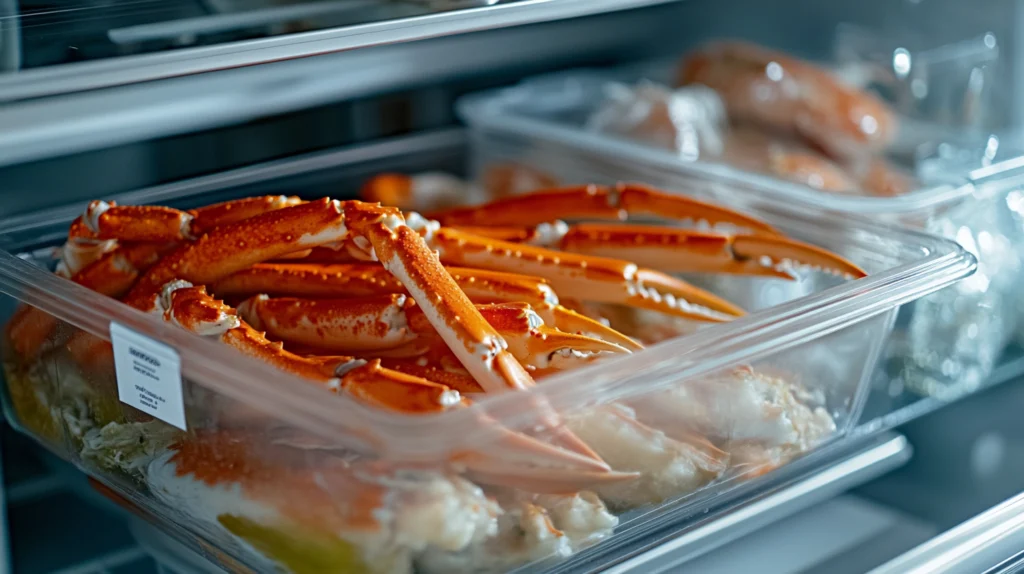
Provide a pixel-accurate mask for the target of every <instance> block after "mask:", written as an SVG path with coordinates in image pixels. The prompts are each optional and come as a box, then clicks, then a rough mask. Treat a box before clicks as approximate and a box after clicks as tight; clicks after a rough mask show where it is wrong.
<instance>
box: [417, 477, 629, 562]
mask: <svg viewBox="0 0 1024 574" xmlns="http://www.w3.org/2000/svg"><path fill="white" fill-rule="evenodd" d="M489 493H490V494H492V495H493V496H494V498H495V500H497V501H498V502H499V504H500V505H501V508H502V509H503V511H504V513H503V515H502V517H501V518H500V519H499V521H498V525H499V526H498V533H497V536H495V537H494V538H491V539H489V540H485V541H482V542H480V543H477V544H474V545H471V546H470V547H468V548H467V549H466V550H464V551H462V552H438V551H436V550H428V551H427V552H426V553H424V554H423V555H421V556H420V558H419V559H418V561H417V565H418V566H419V567H420V569H421V570H424V571H426V572H439V573H440V572H446V573H447V572H453V573H454V572H500V571H505V570H508V569H511V568H516V567H519V566H522V565H524V564H528V563H530V562H534V561H536V560H543V559H545V558H559V557H564V556H568V555H569V554H571V553H572V552H575V551H578V550H580V549H581V548H585V547H587V546H589V545H591V544H594V543H596V542H597V541H599V540H601V539H603V538H606V537H607V536H609V535H610V534H611V533H612V531H613V530H614V529H615V527H616V526H618V524H619V519H618V518H616V517H615V516H614V515H613V514H611V513H610V512H608V509H607V508H606V507H605V505H604V503H603V502H601V499H600V498H598V497H597V495H596V494H594V493H593V492H589V491H583V492H577V493H575V494H565V495H558V494H534V493H530V492H525V491H522V490H517V489H512V488H500V487H499V488H494V489H491V490H490V491H489Z"/></svg>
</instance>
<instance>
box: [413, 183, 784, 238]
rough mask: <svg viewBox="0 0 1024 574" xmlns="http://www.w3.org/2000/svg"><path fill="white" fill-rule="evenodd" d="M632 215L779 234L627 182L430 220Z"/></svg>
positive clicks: (492, 222)
mask: <svg viewBox="0 0 1024 574" xmlns="http://www.w3.org/2000/svg"><path fill="white" fill-rule="evenodd" d="M635 217H653V218H657V219H667V220H671V221H678V222H692V223H694V224H700V223H702V222H703V223H706V224H709V225H720V224H728V225H732V226H735V227H739V228H741V229H746V230H750V231H751V232H754V233H758V234H767V235H778V234H779V233H778V231H776V230H775V229H774V228H773V227H772V226H771V225H769V224H767V223H765V222H763V221H761V220H759V219H757V218H754V217H751V216H749V215H744V214H742V213H739V212H737V211H733V210H731V209H726V208H724V207H720V206H717V205H714V204H711V203H706V202H703V201H700V200H697V199H693V198H691V197H687V196H684V195H676V194H671V193H665V192H663V191H658V190H655V189H653V188H650V187H647V186H643V185H638V184H630V183H623V184H619V185H617V186H614V187H604V186H597V185H586V186H579V187H568V188H562V189H552V190H544V191H538V192H534V193H529V194H526V195H520V196H515V197H509V198H505V199H499V200H497V201H493V202H491V203H487V204H484V205H480V206H476V207H464V208H459V209H453V210H449V211H444V212H440V213H436V214H432V215H431V216H430V217H429V219H434V220H437V221H439V222H441V224H442V225H446V226H463V225H467V226H468V225H478V226H486V227H492V226H498V227H501V226H524V225H526V226H533V225H539V224H541V223H545V222H548V221H554V220H556V219H603V220H614V221H626V220H627V219H630V218H635Z"/></svg>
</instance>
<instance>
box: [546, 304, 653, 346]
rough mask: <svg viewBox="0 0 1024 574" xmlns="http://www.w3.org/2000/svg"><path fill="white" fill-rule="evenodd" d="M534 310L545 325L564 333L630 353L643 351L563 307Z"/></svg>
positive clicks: (624, 338) (616, 334)
mask: <svg viewBox="0 0 1024 574" xmlns="http://www.w3.org/2000/svg"><path fill="white" fill-rule="evenodd" d="M533 310H534V311H536V312H537V314H538V315H540V316H541V318H542V319H544V322H545V323H549V324H551V325H554V326H555V328H556V329H558V330H559V331H562V332H563V333H576V334H577V335H586V336H588V337H594V338H597V339H601V340H602V341H608V342H609V343H614V344H616V345H618V346H620V347H622V348H624V349H628V350H630V351H633V352H636V351H642V350H643V348H644V346H643V345H641V344H640V343H638V342H636V341H634V340H633V339H631V338H629V337H627V336H626V335H623V334H622V333H620V332H618V331H616V330H615V329H612V328H611V327H609V326H607V325H605V324H604V323H601V322H600V321H597V320H595V319H591V318H590V317H587V316H586V315H583V314H581V313H577V312H576V311H573V310H572V309H568V308H566V307H563V306H561V305H550V304H549V305H533Z"/></svg>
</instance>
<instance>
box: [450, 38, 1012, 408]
mask: <svg viewBox="0 0 1024 574" xmlns="http://www.w3.org/2000/svg"><path fill="white" fill-rule="evenodd" d="M982 43H984V41H982ZM673 64H674V63H673ZM673 69H674V68H673V67H672V66H667V67H666V66H665V65H663V64H651V65H642V66H638V67H633V68H628V69H618V70H578V71H569V72H563V73H557V74H552V75H548V76H542V77H537V78H533V79H528V80H525V81H523V82H522V83H520V84H519V85H516V86H513V87H509V88H503V89H497V90H493V91H489V92H485V93H480V94H472V95H470V96H466V97H464V98H463V99H462V100H461V101H460V102H459V105H458V110H459V114H460V116H461V118H462V119H463V121H465V122H466V124H467V125H468V126H469V128H470V131H471V139H472V143H473V155H474V157H473V164H474V165H473V177H474V179H475V181H477V182H478V184H479V185H480V187H482V188H485V190H486V192H487V193H489V194H492V195H493V194H497V195H503V194H508V193H516V192H519V191H523V190H525V189H529V188H533V187H536V186H538V185H542V186H552V185H571V184H578V183H584V182H597V183H612V182H616V181H644V182H648V183H651V184H653V185H657V186H660V187H662V188H665V189H669V190H673V191H677V192H680V193H685V194H690V195H695V196H701V197H704V198H707V199H711V200H715V201H720V202H724V203H727V204H731V205H733V206H737V207H740V208H746V209H751V210H754V211H758V210H761V209H765V208H769V207H770V206H771V205H775V204H779V205H782V204H785V205H788V206H791V207H792V206H800V207H798V209H802V210H803V212H804V213H805V214H806V215H807V217H832V216H835V215H839V216H840V217H841V216H842V215H855V216H859V217H867V218H871V219H875V220H882V221H888V222H893V223H897V224H901V225H906V226H909V227H912V228H916V229H921V230H925V231H928V232H931V233H936V234H939V235H942V236H944V237H948V238H951V239H955V240H957V241H958V242H960V243H961V244H962V245H963V246H964V247H965V248H966V249H968V250H969V251H971V252H972V253H973V254H974V255H975V256H977V258H978V260H979V270H978V273H977V274H976V275H975V276H974V277H973V278H972V279H971V280H970V281H967V282H964V283H961V284H959V285H957V286H954V287H952V288H950V289H948V290H946V291H943V292H942V293H938V294H936V295H934V296H932V297H929V298H927V299H926V300H924V301H921V302H919V304H917V305H915V306H913V307H907V308H906V309H905V311H904V312H903V315H904V316H902V317H901V318H900V320H899V323H898V325H899V327H898V329H897V334H896V341H895V342H894V344H893V345H892V346H891V347H890V348H889V349H888V350H887V351H886V358H887V361H886V363H885V364H886V367H887V368H886V371H885V372H884V373H882V374H881V375H880V378H879V384H882V385H884V384H888V383H889V382H890V381H891V380H893V379H898V380H899V384H900V385H901V386H903V387H905V388H907V389H912V390H913V391H915V392H918V393H921V394H926V395H932V396H939V397H943V398H951V397H955V396H958V395H960V394H963V393H965V392H970V391H972V390H975V389H977V388H978V387H979V386H980V385H982V384H983V383H984V381H985V379H986V377H987V376H988V375H989V374H990V373H991V372H992V370H993V368H994V367H995V366H996V364H997V361H998V359H999V357H1000V354H1001V353H1002V351H1003V350H1004V349H1005V347H1006V345H1007V344H1009V343H1010V342H1011V341H1012V340H1013V338H1014V336H1015V333H1016V332H1017V329H1018V327H1017V323H1018V322H1021V321H1024V315H1021V312H1020V306H1019V296H1018V295H1017V293H1016V289H1015V286H1016V285H1017V284H1018V283H1019V280H1020V278H1021V277H1022V270H1024V265H1022V258H1024V208H1022V200H1021V198H1022V193H1024V191H1022V190H1024V170H1022V169H1021V168H1022V165H1024V160H1022V159H1021V157H1020V156H1018V155H1017V152H1015V151H1013V149H1011V147H1012V146H1009V145H1005V142H1012V140H1014V138H1010V137H1004V138H1003V139H1004V140H1005V141H1004V145H1002V147H999V146H998V145H997V144H998V142H999V138H997V137H995V136H989V135H981V134H987V132H983V131H977V130H968V129H965V128H964V129H958V130H950V129H948V127H945V126H938V125H932V124H928V123H927V122H924V121H922V120H920V119H919V118H917V119H914V120H909V119H908V121H907V124H908V125H910V126H911V128H910V129H909V130H908V131H910V132H913V137H911V138H910V139H911V140H913V141H915V143H916V145H915V146H912V147H913V149H916V150H918V151H919V152H920V151H921V150H926V151H927V154H926V156H925V157H923V158H922V157H917V158H916V159H917V160H918V161H917V168H918V175H919V176H920V177H921V180H922V181H926V182H928V183H927V184H922V186H921V187H920V188H917V189H912V190H911V191H909V192H908V193H904V194H899V195H894V196H888V197H886V196H872V195H860V194H850V193H835V192H828V191H822V190H820V189H816V188H814V187H811V186H810V185H803V184H801V183H797V182H794V181H788V180H784V179H780V178H778V177H773V176H772V175H769V174H766V173H763V172H760V171H751V170H750V169H744V168H742V167H739V166H737V165H735V164H731V163H724V162H721V161H716V160H714V159H710V160H709V159H705V158H704V157H702V156H700V154H699V153H697V152H694V153H690V152H692V151H693V148H694V147H699V146H700V145H704V144H703V143H693V142H691V143H692V145H689V144H687V143H686V142H687V141H689V140H688V139H687V138H690V137H691V136H692V139H693V140H694V142H706V141H709V139H713V137H711V138H709V137H705V136H707V134H705V133H703V132H702V131H701V130H702V129H703V128H702V127H701V121H703V120H702V119H701V117H702V116H701V115H700V113H699V112H694V111H693V110H686V109H675V110H673V111H668V112H666V113H668V114H670V115H671V114H693V116H694V117H695V118H697V119H695V120H693V122H692V124H690V127H692V128H693V130H694V132H693V133H688V132H687V131H686V130H683V131H681V132H678V133H674V134H670V136H671V137H677V138H682V140H685V141H682V142H680V141H676V142H675V143H670V144H668V145H661V144H664V143H665V142H664V141H661V143H660V144H654V142H655V140H659V141H660V140H663V139H665V138H664V137H662V136H665V134H664V133H661V134H659V133H658V132H656V131H655V130H651V131H650V132H644V133H645V134H647V135H646V136H645V137H650V138H654V139H650V140H649V141H650V143H645V142H641V141H638V140H634V139H630V138H627V137H624V136H616V135H610V134H609V133H608V132H607V131H606V132H598V131H595V130H594V129H592V126H593V124H590V126H589V127H588V122H591V121H592V120H593V118H594V117H595V114H596V113H597V112H598V111H599V110H603V109H608V108H607V106H608V105H609V104H608V102H609V101H610V99H612V98H615V97H617V96H615V95H614V94H612V95H609V93H610V92H609V90H615V89H616V88H614V87H613V86H622V85H626V86H638V85H640V84H639V83H638V82H640V81H642V80H644V79H652V80H654V81H659V80H664V78H666V77H669V76H670V74H671V73H672V71H671V70H673ZM655 97H657V96H655ZM630 113H636V114H653V113H654V112H651V111H650V109H648V108H645V107H644V106H643V105H633V107H632V108H631V110H630ZM657 113H660V112H657ZM620 117H622V118H624V119H623V121H624V122H626V123H629V124H630V125H633V126H636V125H641V123H640V120H638V119H637V118H635V117H632V116H628V117H627V116H620ZM652 117H653V115H652ZM964 121H965V122H966V121H967V120H964ZM604 125H609V124H608V122H605V124H604ZM951 132H955V133H956V135H957V138H958V139H957V140H956V141H954V140H949V141H946V140H941V139H929V138H938V137H945V136H948V135H949V134H950V133H951ZM666 137H668V136H666ZM1013 143H1016V142H1013ZM996 148H998V151H996V152H994V150H995V149H996ZM894 161H895V160H894Z"/></svg>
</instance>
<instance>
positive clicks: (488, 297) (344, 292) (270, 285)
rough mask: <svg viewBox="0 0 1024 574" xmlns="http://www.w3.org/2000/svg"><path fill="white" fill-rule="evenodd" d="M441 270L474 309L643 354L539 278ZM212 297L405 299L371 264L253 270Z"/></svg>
mask: <svg viewBox="0 0 1024 574" xmlns="http://www.w3.org/2000/svg"><path fill="white" fill-rule="evenodd" d="M445 269H446V270H447V271H448V273H450V274H451V276H452V278H453V279H454V280H455V282H456V283H457V284H458V285H459V287H460V288H461V289H462V291H463V292H464V293H465V294H466V296H468V297H469V299H470V301H472V302H473V303H475V304H478V305H479V304H487V303H517V304H518V303H525V304H527V305H530V307H531V308H532V310H533V311H534V312H536V313H537V314H538V315H539V316H540V317H541V319H543V321H544V323H546V324H548V325H551V326H553V327H555V328H556V329H558V330H559V331H562V332H565V333H575V334H577V335H585V336H588V337H593V338H596V339H601V340H603V341H607V342H609V343H614V344H616V345H619V346H622V347H625V348H626V349H629V350H631V351H638V350H640V349H642V348H643V347H642V346H641V345H639V344H638V343H636V342H635V341H633V340H632V339H630V338H629V337H626V336H625V335H623V334H622V333H619V332H618V331H615V330H614V329H611V328H610V327H607V326H605V325H604V324H602V323H599V322H597V321H595V320H593V319H590V318H589V317H585V316H583V315H580V314H579V313H576V312H574V311H571V310H569V309H566V308H565V307H562V306H561V305H559V304H558V296H557V295H556V294H555V292H554V290H553V289H552V288H551V286H550V285H549V284H548V283H547V281H545V280H544V279H541V278H539V277H531V276H528V275H517V274H515V273H503V272H497V271H487V270H484V269H469V268H464V267H446V268H445ZM212 291H213V292H214V293H216V294H217V295H218V296H221V297H225V298H248V297H254V296H256V295H267V296H270V297H301V298H312V299H328V298H337V297H366V296H374V295H392V294H394V295H398V294H408V292H407V291H406V289H405V287H404V286H403V285H402V284H401V282H399V281H398V280H397V279H396V278H395V277H394V276H393V275H391V274H390V273H389V272H388V271H387V270H385V269H384V268H383V267H381V266H380V265H376V264H371V263H347V264H324V265H317V264H307V263H269V264H259V265H253V266H252V267H250V268H248V269H245V270H242V271H239V272H237V273H234V274H232V275H229V276H228V277H225V278H224V279H223V280H221V281H218V282H217V283H215V284H214V285H213V287H212Z"/></svg>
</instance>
